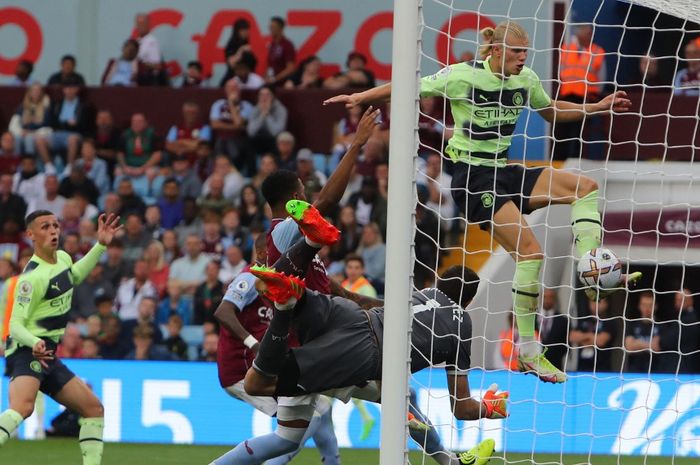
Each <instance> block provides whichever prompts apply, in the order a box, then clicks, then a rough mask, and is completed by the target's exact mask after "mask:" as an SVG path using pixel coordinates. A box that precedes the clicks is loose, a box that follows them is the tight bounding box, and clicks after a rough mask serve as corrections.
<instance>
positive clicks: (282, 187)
mask: <svg viewBox="0 0 700 465" xmlns="http://www.w3.org/2000/svg"><path fill="white" fill-rule="evenodd" d="M298 188H299V176H297V174H296V173H295V172H294V171H289V170H277V171H275V172H274V173H272V174H271V175H269V176H268V177H266V178H265V180H264V181H263V183H262V187H261V190H262V195H263V197H264V198H265V201H267V203H269V204H270V207H272V208H275V207H277V206H278V205H279V204H281V203H283V202H287V201H288V200H291V198H292V196H293V195H294V193H295V192H296V191H297V189H298Z"/></svg>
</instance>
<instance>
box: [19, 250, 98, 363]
mask: <svg viewBox="0 0 700 465" xmlns="http://www.w3.org/2000/svg"><path fill="white" fill-rule="evenodd" d="M104 250H105V247H104V246H103V245H100V244H96V245H95V246H93V247H92V249H90V251H89V252H88V253H87V254H86V255H85V257H83V258H82V259H81V260H79V261H78V262H76V263H73V260H72V259H71V257H70V255H68V254H67V253H66V252H64V251H62V250H59V251H58V252H57V253H56V263H49V262H46V261H45V260H42V259H41V258H39V257H37V256H36V255H33V256H32V258H31V260H30V261H29V263H28V264H27V266H26V268H25V269H24V273H22V275H20V277H19V280H18V281H17V286H16V287H15V298H14V304H13V306H12V315H11V316H10V337H9V338H8V341H7V351H6V355H10V354H12V353H13V352H14V351H15V350H17V348H18V347H22V346H25V347H34V344H36V342H37V341H38V340H39V339H40V338H41V339H50V340H52V341H54V342H56V343H58V342H59V340H60V339H61V336H63V332H64V331H65V329H66V324H67V323H68V321H69V315H68V312H69V310H70V308H71V302H72V300H73V287H74V286H77V285H78V284H80V283H81V282H82V281H83V280H84V279H85V278H86V277H87V275H88V274H89V273H90V270H92V268H94V266H95V265H96V264H97V261H98V260H99V258H100V255H102V252H104Z"/></svg>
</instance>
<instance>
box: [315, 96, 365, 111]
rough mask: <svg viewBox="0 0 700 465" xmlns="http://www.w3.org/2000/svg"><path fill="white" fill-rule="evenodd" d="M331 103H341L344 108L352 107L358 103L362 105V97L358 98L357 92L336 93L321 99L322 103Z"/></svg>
mask: <svg viewBox="0 0 700 465" xmlns="http://www.w3.org/2000/svg"><path fill="white" fill-rule="evenodd" d="M332 103H343V104H345V108H353V107H356V106H358V105H362V99H361V98H360V94H359V93H355V94H350V95H347V94H341V95H336V96H335V97H331V98H329V99H326V100H324V101H323V104H324V105H330V104H332Z"/></svg>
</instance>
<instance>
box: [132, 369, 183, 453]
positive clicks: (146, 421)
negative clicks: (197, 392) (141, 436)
mask: <svg viewBox="0 0 700 465" xmlns="http://www.w3.org/2000/svg"><path fill="white" fill-rule="evenodd" d="M167 398H170V399H189V398H190V382H189V381H184V380H183V381H170V380H145V381H144V382H143V397H142V401H141V407H142V408H143V410H142V411H141V423H142V424H143V426H145V427H150V426H158V425H163V426H167V427H168V428H170V430H171V431H172V432H173V442H174V443H176V444H191V443H192V442H193V441H194V432H193V431H192V424H191V423H190V420H188V419H187V417H186V416H185V415H184V414H182V413H180V412H176V411H174V410H161V407H162V406H161V402H162V401H163V399H167Z"/></svg>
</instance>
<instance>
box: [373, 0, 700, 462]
mask: <svg viewBox="0 0 700 465" xmlns="http://www.w3.org/2000/svg"><path fill="white" fill-rule="evenodd" d="M422 18H423V23H422V24H421V25H420V26H421V31H422V44H423V49H422V50H421V54H420V56H421V71H422V74H423V75H424V76H427V75H431V74H433V73H436V72H438V71H439V70H440V69H442V68H444V67H445V66H448V65H450V64H454V63H458V62H460V61H466V60H471V59H473V58H474V57H475V56H476V57H477V59H478V48H479V45H480V44H481V43H483V41H482V40H481V38H480V35H479V33H478V31H479V30H480V29H481V28H483V27H486V26H495V25H496V24H498V23H500V22H501V21H505V20H511V21H516V22H518V23H519V24H521V25H522V26H523V27H524V28H525V29H526V30H527V32H528V34H529V38H530V48H529V50H528V51H529V53H528V58H527V66H528V67H530V68H531V69H532V70H534V71H535V73H536V74H537V75H538V76H539V78H540V80H541V82H542V83H543V86H544V89H545V91H547V93H548V94H549V95H550V96H552V98H553V99H558V100H569V101H573V102H578V103H580V102H582V101H587V102H595V101H597V100H599V99H600V98H602V97H603V96H605V95H608V94H610V93H611V92H613V91H620V90H622V91H625V92H627V95H628V96H629V98H630V100H631V101H632V107H631V110H630V111H629V112H628V113H626V114H613V115H605V116H597V117H594V118H590V119H588V120H587V121H586V122H585V124H578V125H576V124H574V125H569V126H566V125H560V124H558V123H554V124H553V125H550V124H547V123H546V122H545V121H544V120H543V119H542V117H540V116H539V115H538V114H536V112H534V111H531V110H527V109H526V110H524V111H523V113H522V114H521V115H520V117H519V118H518V122H517V126H516V129H515V135H514V138H513V143H512V145H511V147H510V149H509V152H508V157H509V160H510V162H511V163H518V164H521V165H522V166H525V167H528V168H530V167H537V166H545V167H550V166H552V167H554V168H557V169H564V170H566V171H567V172H569V173H573V174H575V175H576V176H577V181H576V182H577V183H579V184H581V183H582V182H584V181H582V180H583V179H585V178H584V177H586V178H589V179H592V180H594V181H595V182H596V183H597V185H598V190H599V195H600V204H599V210H600V212H601V217H602V223H603V246H604V247H607V248H609V249H611V250H613V251H614V253H615V254H616V255H617V256H618V257H619V258H620V260H621V261H622V263H623V265H624V270H625V272H632V271H641V272H642V273H643V278H642V280H641V281H640V282H639V283H638V285H637V286H636V288H634V289H633V290H630V291H620V292H617V293H615V294H613V295H612V296H611V297H610V298H608V299H606V300H605V301H603V302H601V303H599V304H595V303H590V302H589V301H588V300H587V299H586V297H585V296H584V294H583V292H582V285H581V284H580V282H579V281H578V279H577V277H576V265H577V260H578V256H577V252H576V249H575V247H574V241H573V236H572V231H571V224H570V221H571V220H570V215H571V207H570V206H568V205H557V206H554V205H553V206H549V207H545V208H541V209H538V210H536V211H534V212H533V213H531V214H529V215H527V216H525V219H526V221H527V222H528V224H529V225H530V226H531V228H532V230H533V231H534V233H535V236H536V238H537V240H538V242H539V243H540V245H541V247H542V251H543V253H544V256H545V258H544V262H543V266H542V271H541V273H540V284H541V291H540V294H541V299H540V304H539V306H538V318H537V332H538V337H539V339H540V341H542V344H543V345H544V346H545V347H547V352H546V354H547V356H548V358H549V359H550V360H556V361H557V363H558V364H561V366H562V367H563V369H564V370H565V371H566V372H567V373H568V375H569V380H568V381H567V382H566V383H563V384H558V385H551V384H544V383H542V382H540V381H539V380H537V379H536V378H535V377H533V376H526V375H524V374H521V373H518V372H517V363H516V360H517V350H518V345H517V340H518V331H517V327H516V326H515V325H514V324H513V321H512V320H513V319H512V316H511V315H512V311H511V309H512V305H513V303H512V297H511V286H512V281H513V273H514V270H515V264H514V261H513V260H512V258H511V257H510V255H509V254H508V253H507V252H505V251H504V250H503V248H501V247H500V246H499V245H498V243H497V242H496V241H495V240H494V238H493V237H492V236H491V235H490V234H489V233H488V232H486V231H484V230H482V229H480V228H479V226H478V225H475V224H472V223H469V222H467V220H466V218H465V215H464V214H463V213H460V212H459V211H458V209H457V208H456V206H455V202H454V200H453V199H452V193H453V191H454V190H455V189H457V188H462V189H463V188H464V186H461V187H459V186H456V187H455V188H454V189H453V188H452V187H451V181H452V177H451V175H452V174H454V168H455V166H454V164H453V163H452V162H451V161H450V160H449V159H448V157H447V156H446V155H445V154H444V148H445V146H446V145H447V141H448V140H449V138H450V137H451V135H452V133H453V131H459V130H460V128H459V127H455V126H456V125H455V122H454V120H453V117H452V115H451V111H450V102H449V101H448V100H447V99H444V98H423V99H421V102H420V115H419V121H418V126H417V128H416V130H417V132H418V134H419V139H420V143H419V154H418V158H417V162H418V163H417V166H418V170H417V173H416V182H417V186H418V204H417V209H416V235H415V253H416V264H415V269H414V286H415V289H416V290H418V289H421V288H423V287H426V286H433V285H434V284H435V283H436V280H437V276H438V275H439V273H440V272H441V271H443V270H445V269H447V268H448V267H449V266H451V265H467V266H469V267H471V268H473V269H475V270H477V271H478V273H479V275H480V278H481V286H480V288H479V292H478V293H477V295H476V297H475V299H474V301H473V302H472V304H471V306H470V307H469V315H470V317H471V321H472V334H473V335H472V339H471V341H470V342H471V351H472V352H471V365H472V367H473V369H472V370H471V372H470V374H469V383H470V386H471V394H472V396H474V397H476V398H481V395H482V394H483V393H484V392H485V391H486V389H487V388H488V387H489V386H490V385H491V384H492V383H497V384H498V386H499V389H500V390H506V391H509V392H510V402H509V405H508V408H509V411H510V413H511V415H510V417H509V418H507V419H504V420H479V421H458V420H455V419H454V415H453V414H454V407H453V405H454V403H453V402H451V400H454V399H450V392H449V389H448V386H447V384H446V381H445V375H444V374H443V371H444V370H443V369H442V368H439V367H438V368H434V369H432V370H424V371H422V372H419V373H416V374H414V375H413V376H412V377H411V385H412V387H413V388H415V390H416V393H417V398H416V402H417V404H418V406H419V407H420V408H421V409H422V410H423V411H424V412H425V413H426V414H427V416H428V417H429V418H430V419H431V421H432V423H433V424H434V426H435V430H436V431H437V432H439V434H440V436H441V437H442V441H443V443H444V445H445V447H446V448H447V449H451V450H455V451H464V450H467V449H469V448H471V447H472V446H474V445H475V444H476V443H477V442H479V441H481V440H483V439H486V438H492V439H494V440H495V441H496V449H497V450H498V451H505V453H506V455H505V457H506V463H523V462H522V461H523V460H524V461H525V463H531V461H534V462H535V463H589V462H590V463H599V461H600V460H602V462H600V463H686V461H687V463H691V462H690V461H691V460H693V459H690V458H688V457H694V456H697V455H700V437H699V436H698V435H699V434H700V414H699V410H698V405H697V401H698V399H699V398H700V383H698V381H697V376H696V374H697V373H698V372H700V325H699V321H700V312H698V311H696V310H695V305H694V300H695V298H696V296H697V293H698V291H700V269H698V268H697V265H698V264H699V263H700V253H698V250H700V249H699V248H698V247H697V246H698V245H700V242H699V241H698V239H699V236H700V209H699V208H698V202H699V201H698V199H700V196H698V195H697V194H700V189H699V188H698V186H699V185H700V183H699V182H698V179H697V178H698V176H700V170H698V169H697V168H696V167H695V164H694V156H695V153H696V150H698V147H700V136H699V135H698V108H700V104H699V99H698V94H699V93H700V71H698V69H699V68H700V61H698V60H700V40H698V37H699V36H700V32H698V26H697V24H694V23H693V22H692V21H693V20H694V21H699V20H700V3H698V2H696V1H694V0H685V1H669V0H635V1H634V2H603V1H595V2H584V1H573V2H551V1H546V0H532V1H530V0H508V1H501V2H492V1H489V2H486V1H469V0H460V1H456V0H451V1H439V0H424V1H423V3H422ZM588 27H590V29H589V33H590V34H591V35H592V42H593V43H594V44H596V45H597V46H598V47H600V50H599V51H596V50H595V49H594V48H591V50H592V53H593V54H594V55H596V54H598V55H600V61H601V64H600V65H599V68H598V67H597V66H596V65H595V64H594V61H595V60H594V59H586V60H584V61H582V62H578V63H577V62H575V60H576V59H577V58H576V57H573V58H568V57H566V55H565V54H564V53H562V52H563V51H565V50H571V48H567V47H573V45H572V44H578V47H579V48H578V49H580V48H581V47H580V42H581V41H582V38H583V39H585V34H586V29H588ZM578 49H576V50H578ZM572 68H573V69H574V72H573V76H574V77H571V75H569V74H567V71H570V70H571V69H572ZM567 83H568V84H569V85H568V88H569V89H567V86H566V84H567ZM572 83H575V84H578V85H577V86H575V87H576V89H575V90H576V91H575V92H574V93H573V94H571V93H565V91H564V89H567V91H568V90H570V88H571V87H574V86H571V84H572ZM562 84H564V85H562ZM581 88H583V91H581ZM467 92H468V89H465V94H464V95H465V98H466V95H467ZM457 126H458V125H457ZM518 182H519V183H520V186H519V187H520V189H522V188H523V187H524V186H525V181H523V179H522V178H520V179H519V180H518ZM553 189H556V187H554V188H552V187H551V186H550V192H549V193H550V195H551V196H556V191H555V190H553ZM467 342H469V341H467ZM414 349H415V347H414ZM385 363H386V361H385ZM598 455H606V456H614V457H613V458H603V459H601V458H598V457H596V456H598ZM625 456H632V457H631V458H627V457H625ZM654 456H667V457H659V458H656V457H654ZM669 456H670V457H669ZM695 460H696V459H695ZM412 461H413V463H431V462H432V459H431V458H430V457H429V455H427V454H423V455H419V456H413V458H412ZM693 463H694V462H693Z"/></svg>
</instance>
